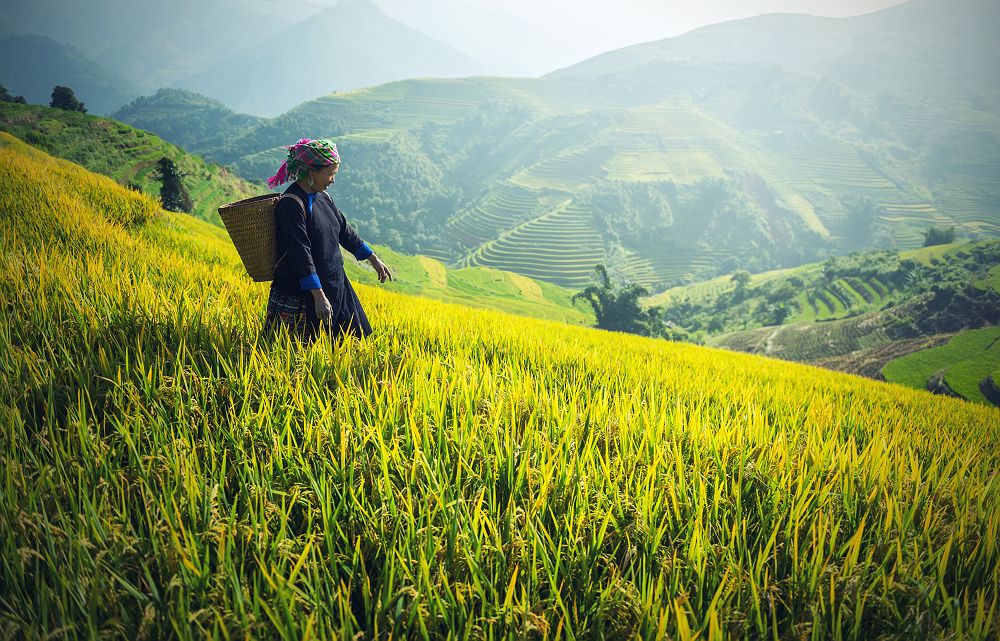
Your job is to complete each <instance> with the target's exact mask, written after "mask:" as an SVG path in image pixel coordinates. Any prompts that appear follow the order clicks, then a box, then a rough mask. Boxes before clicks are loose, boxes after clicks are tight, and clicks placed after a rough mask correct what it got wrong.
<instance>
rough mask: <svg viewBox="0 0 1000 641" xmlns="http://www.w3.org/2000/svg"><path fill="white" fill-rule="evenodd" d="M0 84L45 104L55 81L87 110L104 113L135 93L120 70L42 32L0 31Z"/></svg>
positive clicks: (120, 104)
mask: <svg viewBox="0 0 1000 641" xmlns="http://www.w3.org/2000/svg"><path fill="white" fill-rule="evenodd" d="M0 84H2V85H4V86H5V87H7V89H8V90H9V91H11V93H14V94H21V95H24V97H25V99H26V100H27V101H28V102H30V103H34V104H42V105H47V104H49V102H50V101H51V100H52V88H53V87H55V86H56V85H64V86H67V87H71V88H72V89H73V91H74V93H75V94H76V97H77V98H78V99H79V100H81V101H82V102H83V103H84V104H85V105H86V108H87V110H88V111H90V112H92V113H96V114H108V113H111V112H112V111H114V110H115V109H118V108H119V107H121V106H122V105H123V104H125V103H126V102H128V101H129V100H131V99H132V98H134V97H136V96H137V95H138V94H139V90H138V88H137V87H136V86H135V85H133V84H132V83H130V82H129V81H127V80H126V79H125V78H124V77H122V76H121V75H120V74H118V73H115V72H114V71H111V70H110V69H108V68H107V67H105V66H103V65H101V64H99V63H97V62H94V61H93V60H91V59H89V58H88V57H87V56H85V55H84V54H82V53H81V52H80V51H79V50H77V49H76V48H74V47H70V46H68V45H64V44H62V43H59V42H56V41H55V40H52V39H51V38H47V37H44V36H15V35H0Z"/></svg>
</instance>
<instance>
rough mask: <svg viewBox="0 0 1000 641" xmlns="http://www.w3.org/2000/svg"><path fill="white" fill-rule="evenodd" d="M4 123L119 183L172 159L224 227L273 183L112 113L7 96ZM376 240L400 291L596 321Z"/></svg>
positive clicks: (568, 304)
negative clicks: (231, 210)
mask: <svg viewBox="0 0 1000 641" xmlns="http://www.w3.org/2000/svg"><path fill="white" fill-rule="evenodd" d="M164 93H166V92H164ZM171 93H172V94H173V95H178V92H171ZM179 95H185V94H183V93H180V94H179ZM191 96H192V95H187V97H191ZM0 130H7V131H11V132H20V133H22V134H23V135H24V136H25V138H26V139H27V140H30V141H32V142H33V144H34V145H35V146H37V147H39V148H41V149H45V150H46V151H49V152H50V153H53V154H54V155H56V156H59V157H62V158H65V159H68V160H72V161H74V162H76V163H78V164H81V165H83V166H85V167H87V168H88V169H90V170H92V171H96V172H98V173H102V174H105V175H107V176H109V177H111V178H114V179H116V180H117V181H118V182H120V183H131V184H137V183H138V184H139V185H141V186H142V191H144V192H145V193H149V194H154V195H158V193H159V182H158V181H156V180H154V179H152V178H150V176H149V174H150V172H151V171H153V170H155V162H156V160H158V159H159V158H160V157H162V156H167V157H169V158H172V159H174V160H175V162H177V163H178V166H179V167H180V168H181V170H182V171H185V172H186V173H187V176H186V177H185V184H186V186H187V187H188V189H189V190H190V192H191V195H192V198H193V199H194V201H195V206H196V208H195V211H194V212H192V213H193V214H194V215H195V216H196V217H198V218H201V219H203V220H206V221H208V222H211V223H213V224H215V225H218V226H221V225H222V221H221V220H220V219H219V216H218V212H217V209H218V207H219V206H220V205H222V204H225V203H229V202H233V201H235V200H239V199H241V198H245V197H247V196H249V195H257V194H260V193H261V192H263V191H265V190H266V187H262V186H255V185H253V184H249V183H247V182H246V181H243V180H242V179H240V178H237V177H235V176H233V175H232V174H231V173H230V172H229V171H227V170H226V169H225V168H221V167H219V166H217V165H214V164H211V163H206V162H204V161H202V160H201V159H200V158H198V157H197V156H193V155H190V154H188V153H186V152H184V151H183V150H181V149H178V148H177V147H175V146H173V145H171V144H169V143H165V142H164V141H163V140H161V139H159V138H158V137H156V136H153V135H151V134H149V133H148V132H145V131H142V130H137V129H134V128H132V127H130V126H128V125H124V124H122V123H119V122H116V121H114V120H111V119H106V118H94V117H91V116H86V115H84V114H79V113H71V112H65V111H60V110H58V109H48V108H44V107H34V106H20V105H9V104H2V103H0ZM178 224H180V223H178ZM222 234H223V236H222V237H224V238H226V236H225V233H224V232H222ZM376 247H378V249H379V252H380V254H381V255H383V256H385V257H386V259H387V261H388V262H389V264H390V265H391V266H392V268H393V270H394V272H395V273H396V276H397V278H396V281H395V282H393V283H391V284H389V285H388V287H389V289H392V290H393V291H399V292H405V293H408V294H417V295H424V296H429V297H431V298H436V299H438V300H443V301H449V302H460V303H463V304H466V305H471V306H474V307H485V308H490V309H503V310H506V311H510V312H513V313H518V314H524V315H528V316H535V317H541V318H550V319H552V320H561V321H564V322H569V323H574V324H590V323H592V322H593V313H592V312H591V311H590V310H589V309H587V308H586V306H585V305H580V304H578V305H575V306H574V304H573V302H572V300H571V299H572V296H573V293H574V292H572V291H569V290H566V289H563V288H561V287H559V286H557V285H553V284H550V283H547V282H539V281H534V280H532V279H529V278H525V277H524V276H521V275H519V274H516V273H511V272H501V271H498V270H495V269H490V268H482V267H471V268H461V269H459V268H446V267H445V266H444V265H443V264H441V263H440V262H439V261H436V260H434V259H432V258H428V257H424V256H408V255H405V254H400V253H398V252H395V251H393V250H392V249H390V248H388V247H384V246H381V245H377V244H376ZM348 269H349V270H350V273H351V276H352V277H354V278H356V279H359V280H360V281H362V282H375V281H376V280H377V279H375V274H374V272H373V271H372V270H371V269H367V268H366V267H362V266H360V265H349V267H348Z"/></svg>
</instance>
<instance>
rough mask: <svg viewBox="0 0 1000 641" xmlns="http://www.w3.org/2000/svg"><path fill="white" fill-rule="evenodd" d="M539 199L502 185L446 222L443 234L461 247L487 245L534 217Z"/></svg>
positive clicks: (534, 193) (534, 194)
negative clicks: (470, 207)
mask: <svg viewBox="0 0 1000 641" xmlns="http://www.w3.org/2000/svg"><path fill="white" fill-rule="evenodd" d="M540 199H541V194H540V193H539V192H538V191H536V190H534V189H530V188H527V187H525V186H523V185H520V184H518V183H514V182H510V181H505V182H503V183H501V184H500V185H499V186H497V187H496V188H495V189H493V190H491V191H490V193H489V194H488V195H487V196H486V198H484V199H483V200H482V201H480V202H479V203H478V204H477V205H476V206H475V207H473V208H472V209H468V210H466V211H464V212H462V213H460V214H459V215H457V216H455V217H454V218H452V219H450V220H449V221H448V223H447V225H446V228H445V229H446V233H447V235H448V237H449V238H450V239H452V240H453V241H455V242H457V243H459V245H460V246H463V247H475V246H477V245H480V244H482V243H485V242H489V241H491V240H493V239H495V238H497V237H498V236H500V235H501V234H502V233H503V232H505V231H508V230H510V229H511V228H512V227H515V226H516V225H517V224H519V223H521V222H523V221H525V220H527V219H529V218H531V217H532V216H533V215H535V214H537V213H538V212H539V210H540V208H541V207H542V205H541V204H540Z"/></svg>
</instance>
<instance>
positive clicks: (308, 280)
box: [299, 274, 323, 291]
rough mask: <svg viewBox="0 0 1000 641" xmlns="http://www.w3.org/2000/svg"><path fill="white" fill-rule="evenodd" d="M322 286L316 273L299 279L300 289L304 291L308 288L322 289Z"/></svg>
mask: <svg viewBox="0 0 1000 641" xmlns="http://www.w3.org/2000/svg"><path fill="white" fill-rule="evenodd" d="M322 287H323V286H322V285H321V284H320V282H319V276H317V275H316V274H309V275H308V276H303V277H302V278H300V279H299V289H301V290H303V291H305V290H307V289H322Z"/></svg>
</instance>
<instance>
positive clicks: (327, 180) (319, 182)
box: [309, 163, 340, 191]
mask: <svg viewBox="0 0 1000 641" xmlns="http://www.w3.org/2000/svg"><path fill="white" fill-rule="evenodd" d="M338 171H340V163H337V164H335V165H327V166H326V167H321V168H319V169H310V170H309V175H310V176H311V177H312V184H313V189H315V190H316V191H323V190H325V189H326V188H327V187H329V186H330V185H332V184H333V183H335V182H336V181H337V172H338Z"/></svg>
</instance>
